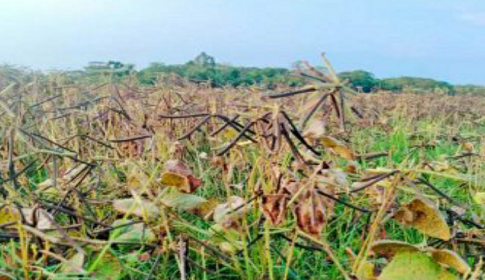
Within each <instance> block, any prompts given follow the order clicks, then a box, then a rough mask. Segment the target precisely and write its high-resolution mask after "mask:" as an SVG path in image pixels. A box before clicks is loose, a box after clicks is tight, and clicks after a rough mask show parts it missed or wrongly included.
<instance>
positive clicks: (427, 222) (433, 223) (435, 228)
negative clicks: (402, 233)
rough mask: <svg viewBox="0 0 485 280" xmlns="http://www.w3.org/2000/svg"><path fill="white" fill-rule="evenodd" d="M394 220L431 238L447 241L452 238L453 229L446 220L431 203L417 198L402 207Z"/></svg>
mask: <svg viewBox="0 0 485 280" xmlns="http://www.w3.org/2000/svg"><path fill="white" fill-rule="evenodd" d="M394 218H395V219H396V220H397V221H398V222H400V223H401V224H404V225H409V226H412V227H414V228H416V229H417V230H418V231H420V232H421V233H423V234H426V235H429V236H431V237H435V238H439V239H442V240H446V241H447V240H450V238H451V229H450V227H449V226H448V224H447V223H446V220H445V218H444V217H443V215H442V214H441V213H440V212H439V211H438V209H437V207H436V206H435V205H434V204H433V203H432V202H430V201H427V200H424V199H421V198H416V199H414V200H413V201H411V203H409V204H407V205H405V206H402V207H401V209H399V210H398V212H397V213H396V215H395V216H394Z"/></svg>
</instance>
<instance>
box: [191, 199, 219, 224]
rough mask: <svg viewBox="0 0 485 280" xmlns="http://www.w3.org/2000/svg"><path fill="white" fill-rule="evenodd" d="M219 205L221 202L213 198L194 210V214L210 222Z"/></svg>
mask: <svg viewBox="0 0 485 280" xmlns="http://www.w3.org/2000/svg"><path fill="white" fill-rule="evenodd" d="M217 205H219V201H218V200H217V199H214V198H212V199H209V200H207V201H206V202H203V203H201V204H200V205H199V206H197V207H196V208H194V209H192V213H194V214H195V215H197V216H199V217H202V218H204V219H205V220H208V219H209V218H210V216H211V215H212V214H213V213H214V209H215V208H216V207H217Z"/></svg>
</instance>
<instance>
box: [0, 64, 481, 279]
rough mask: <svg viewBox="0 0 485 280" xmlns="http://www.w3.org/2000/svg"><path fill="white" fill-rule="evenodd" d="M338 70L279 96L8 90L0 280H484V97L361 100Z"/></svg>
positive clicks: (174, 83) (123, 88)
mask: <svg viewBox="0 0 485 280" xmlns="http://www.w3.org/2000/svg"><path fill="white" fill-rule="evenodd" d="M323 61H324V67H322V68H316V67H313V66H311V65H309V64H308V63H301V64H300V65H299V66H298V67H297V71H296V72H297V74H299V75H300V76H301V77H303V78H305V79H306V80H307V83H306V84H305V85H304V86H303V87H302V88H292V87H289V86H287V85H278V86H276V87H275V89H274V90H272V93H269V94H268V93H266V92H261V91H260V90H257V89H255V88H231V87H226V88H212V87H211V86H210V84H209V83H203V82H198V83H193V82H190V81H185V80H183V79H181V78H180V77H176V76H170V77H160V78H159V80H158V81H157V82H156V83H155V84H154V85H153V86H146V85H141V83H139V81H138V80H137V77H136V76H128V77H126V79H125V80H123V81H121V82H114V81H106V82H103V83H101V84H93V83H91V82H89V81H77V82H73V81H72V80H71V79H68V77H65V76H63V75H55V74H52V75H43V76H39V77H37V78H35V79H31V80H28V81H25V82H22V81H24V80H23V79H18V82H16V83H13V84H11V85H9V86H6V87H4V88H0V195H1V198H0V278H2V277H3V278H5V279H21V278H22V279H67V278H73V279H74V278H76V277H77V278H76V279H113V280H114V279H345V280H351V279H358V280H388V279H393V280H398V279H402V280H406V279H413V280H414V279H423V280H425V279H430V280H431V279H442V280H444V279H468V280H472V279H480V278H479V277H481V276H480V275H482V274H483V256H484V252H485V241H484V240H485V239H484V238H485V232H484V228H485V225H484V222H485V216H484V215H485V214H484V213H485V205H484V202H485V184H484V182H485V165H484V162H485V161H484V160H483V157H484V155H485V144H484V141H483V140H484V132H485V126H484V123H483V122H481V121H477V120H481V118H483V115H485V109H484V108H485V99H483V98H480V97H472V96H444V95H443V96H439V97H438V96H436V95H431V94H428V95H417V94H390V93H386V92H379V93H374V94H358V93H357V92H355V91H354V90H352V88H351V87H350V86H349V85H348V84H347V81H341V80H340V79H339V78H338V76H337V75H336V71H335V70H334V69H333V68H332V66H331V65H330V63H329V61H328V60H327V59H326V57H325V56H323ZM354 252H355V253H354ZM63 277H64V278H63ZM3 278H2V279H3Z"/></svg>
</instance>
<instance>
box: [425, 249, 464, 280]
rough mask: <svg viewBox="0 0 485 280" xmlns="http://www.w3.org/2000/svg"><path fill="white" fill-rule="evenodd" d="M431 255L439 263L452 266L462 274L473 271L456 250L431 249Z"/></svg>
mask: <svg viewBox="0 0 485 280" xmlns="http://www.w3.org/2000/svg"><path fill="white" fill-rule="evenodd" d="M429 251H430V252H431V256H432V257H433V258H434V259H435V261H436V262H438V263H439V264H442V265H445V266H447V267H452V268H454V269H455V270H456V271H458V272H459V273H461V274H466V273H469V272H470V271H471V267H470V266H469V265H468V264H467V263H466V262H465V261H464V260H463V259H462V258H461V257H460V256H459V255H458V254H457V253H456V252H454V251H451V250H446V249H444V250H435V249H430V250H429Z"/></svg>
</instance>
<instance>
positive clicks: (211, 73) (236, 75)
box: [138, 53, 304, 87]
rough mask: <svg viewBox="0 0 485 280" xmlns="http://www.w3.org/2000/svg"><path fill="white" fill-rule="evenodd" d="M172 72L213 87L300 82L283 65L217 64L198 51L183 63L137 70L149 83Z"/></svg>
mask: <svg viewBox="0 0 485 280" xmlns="http://www.w3.org/2000/svg"><path fill="white" fill-rule="evenodd" d="M169 73H175V74H178V75H180V76H182V77H185V78H187V79H189V80H191V81H194V82H210V83H211V84H212V85H213V86H216V87H220V86H234V87H237V86H249V85H254V84H260V85H266V86H268V87H272V86H274V85H277V84H287V85H290V86H297V85H301V84H303V83H304V81H303V80H302V79H301V78H299V77H296V76H294V75H292V72H291V71H289V70H288V69H285V68H271V67H267V68H257V67H235V66H231V65H225V64H217V63H216V62H215V59H214V58H213V57H212V56H209V55H207V54H206V53H201V54H200V55H198V56H197V57H196V58H195V59H194V60H191V61H189V62H187V63H185V64H179V65H166V64H163V63H152V64H150V66H148V67H147V68H145V69H142V70H141V71H139V72H138V77H139V78H140V81H141V82H143V83H147V84H153V83H155V82H156V80H157V78H158V77H159V76H160V75H162V74H169Z"/></svg>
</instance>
